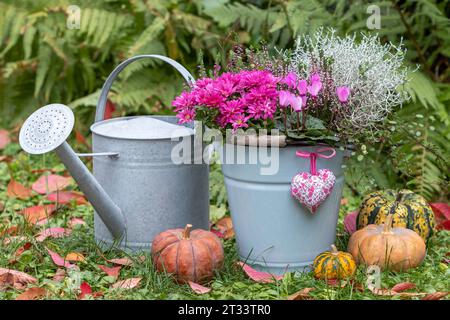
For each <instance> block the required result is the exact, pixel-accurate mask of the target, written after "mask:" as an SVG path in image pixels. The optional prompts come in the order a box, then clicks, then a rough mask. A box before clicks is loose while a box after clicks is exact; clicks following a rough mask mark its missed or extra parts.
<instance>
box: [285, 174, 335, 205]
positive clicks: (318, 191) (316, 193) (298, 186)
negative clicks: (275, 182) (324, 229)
mask: <svg viewBox="0 0 450 320" xmlns="http://www.w3.org/2000/svg"><path fill="white" fill-rule="evenodd" d="M335 181H336V177H335V176H334V174H333V172H332V171H330V170H328V169H321V170H317V173H316V174H315V175H314V174H311V173H309V172H300V173H298V174H297V175H295V176H294V178H292V182H291V195H292V196H293V197H294V198H295V199H297V200H298V201H299V202H300V203H301V204H303V205H304V206H305V207H307V208H308V209H309V211H310V212H311V213H315V212H316V210H317V208H318V207H319V206H320V204H321V203H322V202H324V201H325V199H326V198H327V197H328V196H329V195H330V193H331V192H332V191H333V187H334V183H335Z"/></svg>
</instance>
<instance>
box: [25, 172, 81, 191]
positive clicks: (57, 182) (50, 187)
mask: <svg viewBox="0 0 450 320" xmlns="http://www.w3.org/2000/svg"><path fill="white" fill-rule="evenodd" d="M71 181H72V179H71V178H70V177H63V176H59V175H57V174H49V175H46V174H44V175H42V176H41V177H40V178H39V179H37V181H36V182H35V183H33V185H32V186H31V188H32V189H33V190H34V191H36V192H37V193H39V194H47V193H52V192H56V191H61V190H63V189H64V188H66V187H67V186H68V185H70V183H71Z"/></svg>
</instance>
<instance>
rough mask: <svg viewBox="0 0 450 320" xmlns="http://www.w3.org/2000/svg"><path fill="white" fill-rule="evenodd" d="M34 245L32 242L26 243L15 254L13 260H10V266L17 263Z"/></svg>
mask: <svg viewBox="0 0 450 320" xmlns="http://www.w3.org/2000/svg"><path fill="white" fill-rule="evenodd" d="M32 246H33V244H32V243H31V242H27V243H25V244H24V245H23V246H21V247H20V248H19V249H17V250H16V252H14V255H13V258H11V259H9V261H8V262H9V264H14V263H16V262H17V259H19V258H20V256H21V255H22V254H23V253H24V252H25V251H27V250H29V249H30V248H31V247H32Z"/></svg>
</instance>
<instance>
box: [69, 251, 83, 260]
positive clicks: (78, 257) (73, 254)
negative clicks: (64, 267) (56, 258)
mask: <svg viewBox="0 0 450 320" xmlns="http://www.w3.org/2000/svg"><path fill="white" fill-rule="evenodd" d="M65 260H66V261H71V262H78V261H79V262H86V258H85V257H84V256H83V255H82V254H81V253H79V252H70V253H68V254H67V255H66V258H65Z"/></svg>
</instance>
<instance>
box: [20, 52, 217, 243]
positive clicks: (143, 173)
mask: <svg viewBox="0 0 450 320" xmlns="http://www.w3.org/2000/svg"><path fill="white" fill-rule="evenodd" d="M142 58H156V59H160V60H162V61H164V62H166V63H168V64H170V65H171V66H173V67H174V68H175V69H176V70H177V71H178V72H179V73H180V74H181V75H182V76H183V78H184V79H185V80H186V82H188V84H193V83H194V78H193V77H192V76H191V75H190V74H189V72H188V71H187V70H186V69H185V68H184V67H183V66H181V65H180V64H179V63H177V62H176V61H174V60H172V59H169V58H167V57H164V56H159V55H141V56H136V57H133V58H130V59H128V60H126V61H124V62H122V63H121V64H120V65H119V66H117V67H116V68H115V69H114V70H113V72H112V73H111V74H110V75H109V77H108V78H107V80H106V82H105V84H104V85H103V88H102V91H101V94H100V99H99V102H98V104H97V111H96V116H95V123H94V124H93V125H92V126H91V131H92V147H93V153H87V154H77V153H75V152H74V151H73V150H72V148H71V147H70V146H69V144H68V143H67V142H65V140H66V138H67V137H68V136H69V134H70V132H71V130H72V128H73V125H74V116H73V113H72V111H71V110H70V108H68V107H66V106H64V105H61V104H52V105H48V106H45V107H43V108H41V109H39V110H37V111H36V112H35V113H33V114H32V115H31V116H30V117H29V118H28V119H27V120H26V121H25V123H24V125H23V127H22V129H21V132H20V139H19V141H20V145H21V146H22V148H23V149H24V150H25V151H27V152H28V153H31V154H42V153H46V152H50V151H52V150H54V151H55V152H56V154H57V155H58V156H59V158H60V159H61V161H62V162H63V163H64V165H65V166H66V167H67V169H68V171H69V172H70V173H71V174H72V176H73V178H74V179H75V181H76V182H77V183H78V185H79V187H80V189H81V191H83V193H84V194H85V195H86V197H87V198H88V200H89V201H90V202H91V204H92V206H93V207H94V209H95V215H94V226H95V238H96V241H97V242H98V243H99V244H101V245H104V244H106V245H107V246H108V247H109V246H111V245H119V246H120V247H121V248H124V249H132V250H137V249H143V248H145V249H147V248H149V247H150V246H151V240H152V239H153V237H154V236H155V235H156V234H158V233H160V232H162V231H164V230H166V229H171V228H179V227H181V226H184V225H186V224H188V223H191V224H193V225H195V226H196V228H203V229H207V228H208V220H209V219H208V218H209V194H208V174H209V168H208V165H207V164H206V163H203V162H202V163H201V164H194V163H198V162H196V161H194V162H192V163H183V164H181V165H176V164H174V163H173V161H172V158H171V151H172V150H173V148H174V146H176V145H177V143H178V142H177V141H175V140H174V139H173V138H174V137H173V136H168V135H167V136H157V137H156V136H151V137H150V136H145V135H144V136H143V135H142V134H134V133H136V132H135V131H136V128H135V127H134V126H135V123H137V122H139V119H141V120H145V121H143V122H142V123H149V124H151V123H155V121H156V122H158V121H159V122H161V121H163V122H164V123H165V126H166V127H170V126H174V127H175V126H176V124H177V119H176V117H174V116H152V117H150V116H140V117H123V118H114V119H109V120H103V118H104V112H105V106H106V101H107V97H108V92H109V90H110V89H111V86H112V84H113V81H114V80H115V79H116V77H117V76H118V74H119V73H120V72H121V71H122V70H123V69H124V68H125V67H126V66H127V65H129V64H130V63H132V62H134V61H136V60H139V59H142ZM115 127H116V128H117V127H120V128H122V132H125V133H126V134H125V135H120V134H117V132H114V130H111V128H115ZM124 128H125V129H124ZM190 128H191V129H190V130H191V133H189V134H183V135H180V136H178V138H182V139H183V140H184V139H187V140H186V141H188V142H189V143H190V144H192V146H193V149H195V143H197V144H198V143H199V142H198V140H197V139H195V138H194V137H197V135H196V134H195V130H193V129H192V128H193V126H191V127H190ZM127 130H128V131H127ZM200 145H201V147H202V148H201V150H200V155H202V153H203V152H202V149H203V145H202V142H201V141H200ZM194 153H195V152H194ZM81 156H93V157H94V160H93V171H94V174H93V175H92V174H91V173H90V171H89V170H88V169H87V168H86V167H85V166H84V164H83V162H82V161H81V160H80V159H79V157H81ZM194 157H195V155H194ZM94 176H95V177H94ZM117 240H120V242H119V243H118V242H117Z"/></svg>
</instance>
